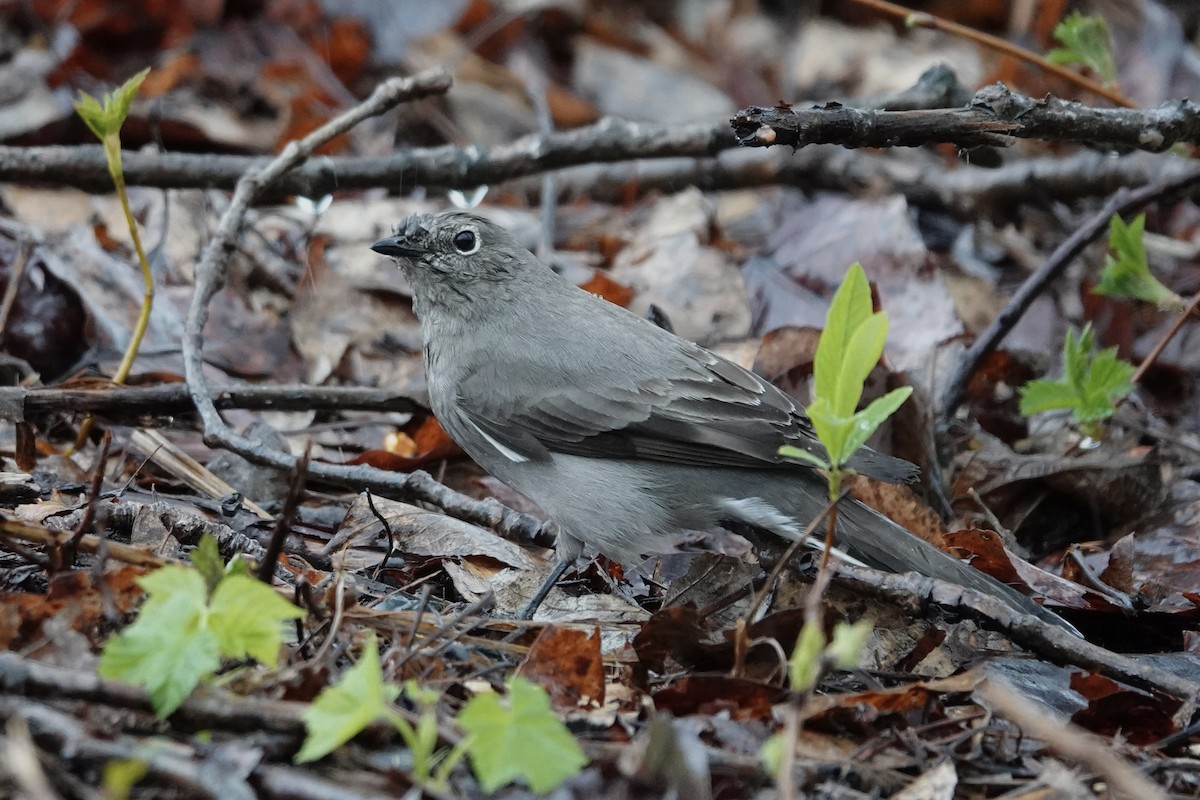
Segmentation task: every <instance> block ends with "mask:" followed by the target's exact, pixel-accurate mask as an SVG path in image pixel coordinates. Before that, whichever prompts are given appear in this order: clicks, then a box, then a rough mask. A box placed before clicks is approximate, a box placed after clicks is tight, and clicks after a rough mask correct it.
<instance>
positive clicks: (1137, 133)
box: [731, 83, 1200, 153]
mask: <svg viewBox="0 0 1200 800" xmlns="http://www.w3.org/2000/svg"><path fill="white" fill-rule="evenodd" d="M731 122H732V125H733V131H734V134H735V135H736V136H737V139H738V142H739V143H740V144H742V145H745V146H747V147H770V146H772V145H777V144H784V145H791V146H793V147H803V146H804V145H807V144H826V143H832V144H840V145H843V146H845V147H917V146H920V145H923V144H930V143H934V142H949V143H951V144H955V145H958V146H959V147H978V146H982V145H992V146H1001V147H1003V146H1005V145H1008V144H1011V143H1012V140H1013V139H1014V138H1019V139H1043V140H1048V141H1058V142H1084V143H1087V144H1089V145H1093V146H1094V145H1107V146H1110V147H1121V148H1128V149H1132V150H1149V151H1151V152H1155V153H1158V152H1162V151H1163V150H1167V149H1169V148H1171V147H1173V146H1174V145H1176V144H1181V143H1182V144H1200V105H1197V104H1196V103H1192V102H1190V101H1187V100H1179V101H1176V102H1173V103H1168V104H1166V105H1163V106H1161V107H1159V108H1155V109H1129V108H1095V107H1093V106H1086V105H1084V104H1082V103H1076V102H1073V101H1070V100H1060V99H1058V98H1057V97H1046V98H1045V99H1043V100H1035V99H1034V98H1031V97H1027V96H1025V95H1022V94H1018V93H1017V92H1014V91H1012V90H1011V89H1009V88H1008V87H1006V86H1004V85H1003V84H999V83H997V84H995V85H992V86H986V87H984V88H983V89H980V90H979V91H978V92H976V94H975V97H974V98H973V99H972V100H971V103H970V105H969V106H968V107H967V108H960V109H936V110H926V111H873V110H863V109H858V108H848V107H845V106H841V105H828V106H825V107H823V108H809V109H795V108H788V107H782V106H779V107H776V108H762V107H760V106H751V107H750V108H747V109H744V110H742V111H740V112H738V114H737V116H735V117H734V118H733V120H732V121H731Z"/></svg>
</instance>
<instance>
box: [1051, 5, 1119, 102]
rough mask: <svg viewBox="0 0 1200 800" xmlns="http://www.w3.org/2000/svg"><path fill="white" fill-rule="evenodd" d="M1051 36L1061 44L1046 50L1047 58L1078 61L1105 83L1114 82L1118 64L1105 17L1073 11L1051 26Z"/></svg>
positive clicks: (1073, 62) (1058, 61)
mask: <svg viewBox="0 0 1200 800" xmlns="http://www.w3.org/2000/svg"><path fill="white" fill-rule="evenodd" d="M1054 39H1055V41H1057V42H1058V43H1059V44H1061V45H1062V47H1059V48H1055V49H1054V50H1051V51H1050V52H1049V53H1047V54H1046V59H1047V60H1048V61H1051V62H1053V63H1055V64H1079V65H1081V66H1084V67H1087V68H1088V69H1090V70H1091V71H1092V72H1094V73H1096V75H1098V76H1099V77H1100V79H1101V80H1102V81H1103V82H1104V83H1105V84H1107V85H1110V86H1111V85H1113V84H1114V83H1116V80H1117V67H1116V63H1115V61H1114V59H1113V53H1112V40H1111V38H1110V37H1109V35H1108V23H1107V22H1105V20H1104V17H1101V16H1087V15H1085V14H1082V13H1080V12H1079V11H1074V12H1072V13H1071V14H1070V15H1069V16H1068V17H1067V18H1066V19H1064V20H1063V21H1062V22H1060V23H1058V25H1057V26H1056V27H1055V28H1054Z"/></svg>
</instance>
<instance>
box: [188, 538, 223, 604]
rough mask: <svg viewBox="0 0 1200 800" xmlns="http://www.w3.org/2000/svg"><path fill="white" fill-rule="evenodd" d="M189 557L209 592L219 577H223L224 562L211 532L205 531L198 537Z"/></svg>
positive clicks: (218, 581)
mask: <svg viewBox="0 0 1200 800" xmlns="http://www.w3.org/2000/svg"><path fill="white" fill-rule="evenodd" d="M190 558H191V561H192V566H194V567H195V568H196V570H197V571H198V572H199V573H200V575H201V576H202V577H203V578H204V584H205V585H206V586H207V587H208V591H209V593H210V594H211V593H212V591H213V589H216V588H217V584H218V583H220V582H221V579H222V578H224V577H225V562H224V561H222V560H221V553H220V551H219V550H218V549H217V540H216V539H214V538H213V536H212V534H208V533H205V534H203V535H202V536H201V537H200V541H199V542H197V543H196V548H195V549H194V550H192V553H191V556H190Z"/></svg>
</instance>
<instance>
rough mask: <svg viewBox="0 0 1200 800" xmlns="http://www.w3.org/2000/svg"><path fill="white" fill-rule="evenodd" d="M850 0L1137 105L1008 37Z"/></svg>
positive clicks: (872, 1)
mask: <svg viewBox="0 0 1200 800" xmlns="http://www.w3.org/2000/svg"><path fill="white" fill-rule="evenodd" d="M853 2H855V3H858V4H859V5H860V6H866V7H867V8H870V9H874V10H875V11H878V12H880V13H883V14H888V15H890V16H893V17H898V18H900V19H902V20H904V22H905V24H907V25H919V26H920V27H922V28H932V29H934V30H939V31H942V32H944V33H950V34H953V35H955V36H959V37H961V38H963V39H967V40H969V41H972V42H975V43H976V44H981V45H983V46H984V47H987V48H989V49H991V50H995V51H997V52H1000V53H1004V54H1005V55H1009V56H1012V57H1013V58H1016V59H1019V60H1021V61H1024V62H1026V63H1028V64H1033V65H1034V66H1036V67H1038V68H1040V69H1042V70H1045V71H1046V72H1050V73H1052V74H1054V75H1057V76H1058V77H1060V78H1063V79H1065V80H1068V81H1070V82H1071V83H1073V84H1075V85H1076V86H1079V87H1080V88H1082V89H1086V90H1087V91H1089V92H1092V93H1093V94H1097V95H1099V96H1101V97H1103V98H1105V99H1106V100H1111V101H1112V102H1114V103H1116V104H1117V105H1119V106H1124V107H1125V108H1136V104H1135V103H1134V102H1133V101H1132V100H1130V99H1129V98H1127V97H1126V96H1125V95H1123V94H1121V93H1120V92H1119V91H1117V90H1115V89H1110V88H1108V87H1107V86H1103V85H1101V84H1099V83H1096V82H1095V81H1093V80H1091V79H1090V78H1088V77H1086V76H1084V75H1080V74H1079V73H1078V72H1075V71H1074V70H1070V69H1067V68H1066V67H1064V66H1062V65H1061V64H1055V63H1054V62H1053V61H1048V60H1047V59H1046V58H1045V56H1041V55H1038V54H1037V53H1035V52H1033V51H1032V50H1027V49H1026V48H1024V47H1021V46H1020V45H1016V44H1013V43H1012V42H1010V41H1008V40H1007V39H1001V38H1000V37H999V36H992V35H991V34H988V33H984V32H982V31H977V30H975V29H974V28H969V27H967V26H966V25H960V24H958V23H957V22H952V21H950V20H948V19H942V18H941V17H937V16H934V15H933V14H929V13H926V12H924V11H914V10H912V9H911V8H905V7H904V6H901V5H896V4H895V3H889V2H887V0H853Z"/></svg>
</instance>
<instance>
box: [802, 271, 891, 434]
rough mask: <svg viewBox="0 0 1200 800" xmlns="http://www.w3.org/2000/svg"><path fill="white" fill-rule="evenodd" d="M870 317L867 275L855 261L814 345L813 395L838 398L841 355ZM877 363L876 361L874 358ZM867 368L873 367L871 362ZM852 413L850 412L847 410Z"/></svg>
mask: <svg viewBox="0 0 1200 800" xmlns="http://www.w3.org/2000/svg"><path fill="white" fill-rule="evenodd" d="M870 316H871V284H870V283H869V282H868V281H867V273H866V272H864V271H863V268H862V265H861V264H859V263H858V262H857V261H856V262H854V263H853V264H851V265H850V269H849V270H847V272H846V277H845V278H844V279H843V280H842V285H841V286H839V287H838V290H837V292H835V293H834V295H833V300H832V301H830V303H829V311H828V312H827V313H826V315H825V329H824V330H823V331H821V338H820V340H819V341H818V342H817V354H816V357H815V358H814V359H813V394H814V395H815V396H816V397H824V398H826V399H827V400H828V401H829V402H831V403H835V406H834V408H835V409H837V408H839V406H837V405H836V399H837V396H838V390H837V386H838V375H839V373H840V372H841V370H842V366H843V356H844V355H845V353H846V350H847V348H848V347H849V344H850V338H851V337H852V336H853V335H854V332H855V330H857V329H858V327H859V326H860V325H861V324H862V323H863V322H864V321H866V319H867V318H868V317H870ZM876 360H878V359H876ZM871 366H872V367H873V366H875V364H874V363H873V362H872V364H871ZM850 410H851V411H853V410H854V409H853V408H852V409H850Z"/></svg>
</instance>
